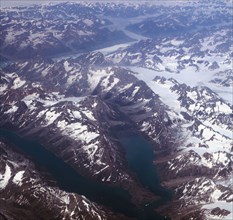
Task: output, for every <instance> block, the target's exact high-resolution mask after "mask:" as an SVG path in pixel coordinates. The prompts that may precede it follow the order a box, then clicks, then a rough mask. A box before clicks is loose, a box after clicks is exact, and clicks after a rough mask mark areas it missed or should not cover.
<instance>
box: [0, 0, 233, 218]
mask: <svg viewBox="0 0 233 220" xmlns="http://www.w3.org/2000/svg"><path fill="white" fill-rule="evenodd" d="M231 10H232V6H231V5H230V4H229V3H227V2H224V1H221V2H220V1H213V2H212V3H208V4H207V2H206V1H199V2H197V1H188V2H183V1H182V2H180V1H179V3H177V5H174V2H170V1H168V2H166V3H163V4H161V2H160V1H158V2H156V3H154V4H136V3H101V4H100V3H93V2H92V3H90V2H89V3H78V4H77V3H60V4H55V5H53V4H45V5H43V6H30V7H22V8H19V7H15V8H8V9H7V8H6V9H3V10H2V11H1V21H2V26H1V30H2V33H3V34H2V36H1V38H0V41H1V54H0V55H1V58H3V59H1V65H2V69H1V72H0V77H1V78H0V100H1V102H0V128H1V129H8V130H10V131H13V132H15V133H16V134H18V135H20V136H22V137H24V138H26V139H28V138H29V139H34V140H36V141H37V142H39V143H40V144H41V145H43V146H44V148H45V149H47V150H49V152H52V153H53V154H54V155H56V156H57V157H58V158H60V159H61V160H62V161H64V162H65V163H67V164H68V165H70V166H71V167H72V168H73V169H74V170H75V172H77V173H79V174H81V175H82V176H83V177H85V178H87V179H89V180H91V181H93V182H95V183H100V184H105V185H106V186H111V187H116V188H117V187H118V188H121V189H124V190H125V191H127V192H129V195H130V196H131V199H130V201H131V202H132V204H133V205H135V206H137V207H141V205H142V204H143V205H144V207H143V210H146V208H145V207H147V206H149V207H150V205H149V204H151V202H152V201H157V199H159V196H158V195H157V194H155V193H154V192H152V191H151V190H150V189H149V188H148V187H147V186H145V185H143V183H142V182H141V180H140V178H139V177H138V176H137V173H134V172H133V171H132V170H131V169H130V167H129V162H128V161H127V157H126V152H125V149H124V147H123V146H122V143H121V142H120V139H119V136H121V135H122V133H125V134H129V135H130V134H132V133H134V134H138V135H142V136H143V137H144V138H145V139H147V140H148V141H149V142H150V143H151V145H152V148H153V152H154V155H153V157H154V159H153V161H154V164H155V165H156V167H157V170H158V173H159V175H160V179H161V184H162V186H163V187H165V188H166V189H170V190H172V192H173V199H172V200H171V201H169V202H165V203H163V204H162V205H161V206H157V207H156V212H159V213H160V214H161V215H162V216H165V217H164V218H162V219H166V218H167V217H169V218H171V219H175V220H176V219H177V220H178V219H203V220H204V219H226V220H228V219H231V218H232V213H233V211H232V203H233V182H232V175H233V146H232V129H233V126H232V125H233V123H232V77H233V75H232V73H233V72H232V48H233V45H232V41H231V36H232V27H231V24H230V21H231V18H232V14H231ZM204 12H206V13H204ZM29 29H30V32H29V31H28V30H29ZM122 43H124V44H122ZM109 46H111V47H109ZM98 48H101V49H100V51H98ZM87 51H88V52H87ZM64 53H65V54H64ZM49 57H50V58H49ZM51 58H53V59H51ZM0 149H1V153H0V157H1V161H0V164H1V167H0V190H1V191H0V193H1V195H3V196H2V198H1V203H2V202H3V204H4V206H3V207H4V210H3V211H1V210H0V214H1V215H2V216H5V218H7V219H8V218H9V219H11V218H14V216H16V215H22V213H24V214H25V215H27V216H32V213H33V212H34V209H33V207H34V206H32V209H29V211H28V212H26V211H25V210H26V209H28V208H29V206H28V201H34V200H36V198H37V197H36V196H37V194H38V193H42V196H41V199H40V200H39V201H38V203H35V206H39V207H41V216H39V217H40V218H42V219H46V217H47V216H46V217H45V216H44V212H48V213H49V215H50V214H51V216H53V217H51V218H52V219H56V218H57V219H77V218H81V219H114V218H115V219H124V218H126V217H124V216H123V215H122V216H120V215H119V214H117V213H116V212H114V211H112V210H110V208H111V207H107V206H106V207H105V206H104V205H103V204H97V203H98V202H97V203H96V201H92V200H91V199H88V198H85V197H83V196H82V194H81V193H80V194H79V193H68V192H66V191H65V190H63V189H60V188H59V186H58V185H57V184H56V183H53V185H52V186H51V184H50V183H48V181H49V180H48V179H50V178H47V177H44V176H43V172H42V173H41V170H40V169H37V167H36V165H34V163H33V161H32V158H27V156H25V155H24V154H22V153H20V152H18V151H17V150H16V148H15V147H13V146H12V145H11V144H9V143H8V142H7V141H6V140H4V139H2V140H1V145H0ZM17 164H18V165H17ZM36 187H39V188H38V190H39V191H38V190H35V189H36ZM11 189H14V191H12V190H11ZM19 191H22V192H23V193H22V196H19V194H18V192H19ZM14 192H15V193H14ZM9 195H10V198H11V199H10V200H9V201H6V200H5V199H6V198H7V197H9ZM29 195H30V196H29ZM58 197H59V198H61V199H58ZM71 201H77V202H76V204H75V205H73V202H71ZM122 203H123V201H122ZM14 204H17V205H18V206H19V207H22V209H20V210H18V209H16V208H15V207H14ZM22 204H24V205H25V206H22ZM44 204H47V205H46V206H45V205H44ZM9 210H12V213H13V214H12V215H11V214H10V212H9ZM52 210H56V213H55V214H54V213H53V212H52ZM124 214H125V213H124ZM147 217H148V216H147ZM138 219H140V217H138ZM141 219H143V218H141ZM146 219H147V218H146ZM148 219H150V218H149V217H148Z"/></svg>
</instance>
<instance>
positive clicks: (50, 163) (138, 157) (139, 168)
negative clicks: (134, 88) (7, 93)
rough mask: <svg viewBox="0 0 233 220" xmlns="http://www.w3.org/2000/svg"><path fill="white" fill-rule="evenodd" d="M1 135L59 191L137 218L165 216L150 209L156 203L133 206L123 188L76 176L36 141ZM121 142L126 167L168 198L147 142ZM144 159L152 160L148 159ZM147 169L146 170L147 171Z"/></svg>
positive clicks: (153, 219)
mask: <svg viewBox="0 0 233 220" xmlns="http://www.w3.org/2000/svg"><path fill="white" fill-rule="evenodd" d="M0 137H4V138H6V139H7V140H8V141H9V142H10V143H12V144H14V145H15V146H17V147H18V148H19V149H20V150H22V151H23V152H24V153H25V154H27V155H28V156H30V157H31V158H32V160H33V161H34V162H35V163H36V164H37V165H39V166H40V167H43V168H45V169H46V170H47V171H48V172H49V173H50V174H51V175H52V176H53V178H54V179H55V180H56V182H57V184H58V187H59V188H61V189H62V190H65V191H67V192H74V193H78V194H81V195H84V196H86V197H87V198H88V199H90V200H91V201H94V202H97V203H99V204H102V205H105V206H107V207H109V208H111V209H112V210H113V211H116V212H119V213H123V214H125V215H126V216H128V217H134V218H136V219H138V220H162V219H165V218H163V217H161V216H160V215H159V214H157V213H155V212H154V211H153V208H154V207H155V206H158V205H159V204H150V205H147V206H143V207H142V208H138V207H136V206H135V205H134V204H132V202H131V196H130V194H129V193H128V192H127V191H126V190H124V189H121V188H117V187H112V186H109V185H106V184H102V183H98V182H95V181H92V180H90V179H88V178H86V177H83V176H81V175H79V174H78V173H77V172H76V171H75V170H74V169H73V168H72V167H71V166H69V165H68V164H66V163H65V162H64V161H63V160H61V159H60V158H58V157H56V156H55V155H54V154H53V153H51V152H50V151H48V150H46V149H45V148H44V147H43V146H42V145H40V144H38V143H37V142H35V141H31V140H26V139H25V138H22V137H19V136H17V135H16V134H15V133H13V132H10V131H6V130H1V129H0ZM121 141H122V144H123V145H124V147H125V149H126V151H127V159H128V163H129V167H130V168H131V169H132V170H133V171H134V172H135V173H136V174H137V175H138V178H139V179H140V181H142V183H143V184H144V185H146V186H147V187H149V189H151V191H153V192H155V193H156V194H157V195H158V194H159V195H161V196H162V197H163V198H162V200H167V199H168V197H169V196H168V195H167V194H166V193H164V192H163V191H164V189H162V188H161V187H160V186H159V179H158V176H157V174H156V173H154V171H153V170H154V169H153V168H154V167H152V166H151V163H152V161H153V154H151V152H152V148H151V147H150V144H149V143H148V142H146V141H145V139H143V138H142V137H129V138H128V139H127V138H124V139H122V140H121ZM147 157H148V158H147ZM147 159H149V160H150V161H151V163H150V162H147ZM152 164H153V163H152ZM147 168H149V169H148V170H147ZM143 173H145V174H143ZM166 219H167V218H166Z"/></svg>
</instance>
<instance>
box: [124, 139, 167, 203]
mask: <svg viewBox="0 0 233 220" xmlns="http://www.w3.org/2000/svg"><path fill="white" fill-rule="evenodd" d="M120 141H121V144H122V145H123V147H124V149H125V151H126V157H127V161H128V165H129V168H130V169H131V170H133V171H134V172H135V173H136V175H137V177H138V179H139V180H140V181H141V183H142V184H143V186H144V187H146V188H148V189H149V190H150V191H152V192H153V193H155V194H156V195H159V196H161V198H162V200H161V202H162V201H164V202H165V201H169V200H170V199H171V198H172V192H171V191H170V190H167V189H165V188H163V187H162V186H161V185H160V178H159V174H158V173H157V170H156V166H155V164H154V163H153V161H154V154H153V148H152V145H151V143H150V142H149V141H147V140H146V139H145V138H143V137H142V136H139V135H133V136H132V135H131V136H127V137H124V138H121V139H120Z"/></svg>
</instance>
